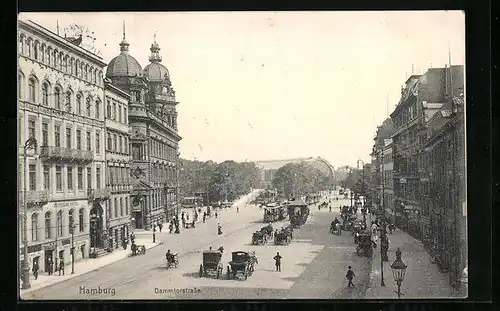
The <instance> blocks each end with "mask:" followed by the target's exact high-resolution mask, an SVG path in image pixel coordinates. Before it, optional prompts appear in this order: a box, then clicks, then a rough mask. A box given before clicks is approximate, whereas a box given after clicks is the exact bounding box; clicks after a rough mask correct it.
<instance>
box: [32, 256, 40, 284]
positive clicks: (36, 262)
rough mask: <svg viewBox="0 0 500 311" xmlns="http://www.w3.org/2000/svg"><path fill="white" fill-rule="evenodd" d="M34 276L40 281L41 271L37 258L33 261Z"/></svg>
mask: <svg viewBox="0 0 500 311" xmlns="http://www.w3.org/2000/svg"><path fill="white" fill-rule="evenodd" d="M32 270H33V276H34V277H35V280H36V279H38V270H39V267H38V259H37V258H35V260H34V261H33V269H32Z"/></svg>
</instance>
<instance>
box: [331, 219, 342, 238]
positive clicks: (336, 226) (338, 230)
mask: <svg viewBox="0 0 500 311" xmlns="http://www.w3.org/2000/svg"><path fill="white" fill-rule="evenodd" d="M330 233H331V234H336V235H341V234H342V225H341V224H340V223H339V222H337V223H335V222H332V223H331V225H330Z"/></svg>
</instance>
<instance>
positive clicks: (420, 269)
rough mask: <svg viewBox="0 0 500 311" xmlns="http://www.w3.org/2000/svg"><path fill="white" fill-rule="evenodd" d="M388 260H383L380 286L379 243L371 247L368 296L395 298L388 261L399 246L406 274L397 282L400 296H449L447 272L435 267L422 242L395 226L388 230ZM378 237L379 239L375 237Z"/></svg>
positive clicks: (404, 297) (407, 297)
mask: <svg viewBox="0 0 500 311" xmlns="http://www.w3.org/2000/svg"><path fill="white" fill-rule="evenodd" d="M388 238H389V250H388V252H387V255H388V257H389V261H387V262H384V265H383V267H384V283H385V285H386V286H385V287H382V286H380V280H381V270H380V244H378V245H377V248H375V249H374V250H373V257H372V270H371V273H370V286H369V288H368V290H367V292H366V298H369V299H397V294H396V293H395V291H397V285H396V283H395V282H394V277H393V275H392V270H391V264H392V263H393V262H394V260H395V259H396V250H397V248H398V247H399V249H400V250H401V253H402V256H401V259H402V260H403V262H404V263H405V264H406V265H407V268H406V275H405V278H404V281H403V283H402V285H401V292H402V293H403V294H404V295H403V296H402V297H401V298H402V299H429V298H434V299H438V298H450V297H451V295H452V294H451V293H452V292H451V289H450V286H449V284H448V276H447V275H446V274H443V273H441V272H440V271H439V268H438V267H437V265H435V264H432V263H431V262H430V257H429V254H428V253H427V252H426V251H425V249H424V246H423V245H422V243H421V242H420V241H418V240H416V239H415V238H413V237H412V236H410V235H409V234H407V233H406V232H404V231H402V230H400V229H396V231H395V232H393V233H392V234H389V233H388ZM379 240H380V239H379Z"/></svg>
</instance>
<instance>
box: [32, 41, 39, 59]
mask: <svg viewBox="0 0 500 311" xmlns="http://www.w3.org/2000/svg"><path fill="white" fill-rule="evenodd" d="M39 47H40V43H39V42H38V41H35V44H34V45H33V55H34V57H35V59H36V60H38V48H39Z"/></svg>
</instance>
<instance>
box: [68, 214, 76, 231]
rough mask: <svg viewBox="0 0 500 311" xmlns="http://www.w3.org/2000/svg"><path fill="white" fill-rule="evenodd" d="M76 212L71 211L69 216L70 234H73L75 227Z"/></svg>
mask: <svg viewBox="0 0 500 311" xmlns="http://www.w3.org/2000/svg"><path fill="white" fill-rule="evenodd" d="M74 214H75V210H74V209H71V210H70V211H69V214H68V220H69V222H68V224H69V230H70V231H69V232H70V233H71V231H72V230H73V229H74V226H75V215H74Z"/></svg>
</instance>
